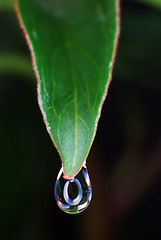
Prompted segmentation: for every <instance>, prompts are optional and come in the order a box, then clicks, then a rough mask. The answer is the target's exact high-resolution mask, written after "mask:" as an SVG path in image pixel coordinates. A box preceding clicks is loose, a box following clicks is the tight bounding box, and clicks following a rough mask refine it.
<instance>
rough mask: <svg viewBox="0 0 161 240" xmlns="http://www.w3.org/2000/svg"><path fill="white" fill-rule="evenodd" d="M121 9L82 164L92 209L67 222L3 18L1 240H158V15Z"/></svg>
mask: <svg viewBox="0 0 161 240" xmlns="http://www.w3.org/2000/svg"><path fill="white" fill-rule="evenodd" d="M3 2H4V3H5V4H6V5H7V1H3ZM3 2H2V0H0V6H2V3H3ZM3 6H4V5H3ZM121 6H122V11H121V17H122V21H121V35H120V41H119V46H118V52H117V58H116V63H115V66H114V73H113V80H112V83H111V86H110V88H109V92H108V96H107V99H106V102H105V104H104V107H103V111H102V116H101V119H100V122H99V127H98V131H97V136H96V140H95V142H94V145H93V147H92V151H91V153H90V155H89V159H88V170H89V173H90V175H91V181H92V183H93V184H92V185H93V200H92V203H91V205H90V206H89V208H88V209H87V210H86V211H85V212H84V213H82V214H80V215H78V216H74V217H73V216H68V215H66V214H64V213H62V212H61V211H59V209H58V208H57V206H56V203H55V200H54V182H55V180H56V176H57V173H58V171H59V169H60V162H59V156H58V154H57V152H56V150H55V148H54V147H53V144H52V142H51V140H50V138H49V136H48V133H47V131H46V129H45V126H44V123H43V120H42V115H41V113H40V110H39V107H38V104H37V96H36V80H35V76H34V73H33V70H32V66H31V60H30V54H29V50H28V47H27V45H26V42H25V39H24V36H23V34H22V32H21V29H20V28H19V25H18V22H17V19H16V16H15V13H14V11H13V9H11V8H10V10H9V9H7V8H5V9H4V8H1V9H0V36H1V37H0V109H1V118H0V136H1V138H0V150H1V151H0V153H1V155H0V156H1V161H0V189H1V195H0V196H1V197H0V239H2V240H8V239H12V240H14V239H15V240H28V239H30V240H41V239H47V240H50V239H55V238H56V236H58V237H59V239H63V238H64V237H70V239H101V240H105V239H110V240H121V239H124V240H126V239H130V240H136V239H137V240H142V239H160V238H161V230H160V215H161V207H160V201H161V192H160V186H161V178H160V173H161V145H160V144H161V143H160V139H161V111H160V106H161V79H160V75H161V74H160V73H161V70H160V65H161V60H160V59H161V58H160V56H161V44H160V43H161V27H160V26H161V11H160V8H156V7H155V8H151V6H150V5H146V4H143V3H142V4H141V3H140V2H136V1H130V0H124V1H122V2H121ZM98 219H99V221H98ZM71 226H73V227H72V229H71ZM71 230H72V234H71Z"/></svg>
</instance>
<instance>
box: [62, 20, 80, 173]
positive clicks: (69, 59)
mask: <svg viewBox="0 0 161 240" xmlns="http://www.w3.org/2000/svg"><path fill="white" fill-rule="evenodd" d="M58 28H59V32H60V40H61V42H62V47H63V49H64V52H65V56H66V59H67V64H68V65H69V69H70V73H71V80H72V84H73V92H74V99H73V101H74V107H75V111H74V123H75V137H74V139H75V143H74V146H75V152H74V156H73V161H72V169H71V171H73V168H74V166H75V161H76V157H77V151H78V147H77V144H78V143H77V132H78V122H77V119H78V106H77V99H78V96H77V87H76V73H75V71H74V64H73V61H72V57H71V54H70V52H69V50H68V47H67V46H68V43H69V38H68V36H67V32H66V30H65V25H64V23H63V22H62V21H61V22H60V23H58Z"/></svg>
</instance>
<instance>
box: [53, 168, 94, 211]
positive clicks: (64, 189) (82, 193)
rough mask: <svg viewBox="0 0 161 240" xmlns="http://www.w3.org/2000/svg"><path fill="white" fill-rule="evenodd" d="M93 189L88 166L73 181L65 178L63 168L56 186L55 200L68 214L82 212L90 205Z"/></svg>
mask: <svg viewBox="0 0 161 240" xmlns="http://www.w3.org/2000/svg"><path fill="white" fill-rule="evenodd" d="M91 196H92V188H91V184H90V179H89V175H88V172H87V168H86V166H83V167H82V169H81V170H80V172H79V173H78V174H77V175H76V176H75V177H74V178H72V179H69V180H66V179H64V178H63V168H61V169H60V172H59V174H58V177H57V181H56V184H55V199H56V201H57V204H58V206H59V207H60V208H61V209H62V210H63V211H64V212H67V213H71V214H76V213H79V212H82V211H83V210H84V209H86V207H87V206H88V205H89V203H90V201H91Z"/></svg>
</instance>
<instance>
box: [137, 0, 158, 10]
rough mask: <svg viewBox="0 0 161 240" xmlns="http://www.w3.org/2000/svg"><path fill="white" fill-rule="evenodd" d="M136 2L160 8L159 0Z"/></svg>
mask: <svg viewBox="0 0 161 240" xmlns="http://www.w3.org/2000/svg"><path fill="white" fill-rule="evenodd" d="M138 1H139V2H140V1H141V2H143V3H146V4H150V5H153V6H155V7H158V8H161V0H138Z"/></svg>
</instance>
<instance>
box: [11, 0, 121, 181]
mask: <svg viewBox="0 0 161 240" xmlns="http://www.w3.org/2000/svg"><path fill="white" fill-rule="evenodd" d="M16 11H17V13H18V18H19V20H20V24H21V26H22V28H23V30H24V33H25V36H26V39H27V41H28V44H29V47H30V50H31V54H32V58H33V64H34V69H35V71H36V75H37V79H38V100H39V105H40V108H41V111H42V113H43V116H44V121H45V123H46V126H47V130H48V132H49V134H50V136H51V138H52V140H53V142H54V144H55V146H56V148H57V150H58V152H59V154H60V157H61V160H62V163H63V167H64V174H65V175H66V177H67V178H70V177H72V176H74V175H75V174H76V173H77V172H78V171H79V170H80V168H81V166H82V164H83V163H84V161H85V160H86V158H87V155H88V152H89V149H90V147H91V144H92V142H93V139H94V136H95V132H96V128H97V123H98V119H99V116H100V111H101V107H102V103H103V101H104V99H105V95H106V92H107V88H108V85H109V81H110V77H111V71H112V66H113V61H114V55H115V50H116V45H117V37H118V2H117V1H116V0H77V1H76V0H19V1H18V2H16Z"/></svg>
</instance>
